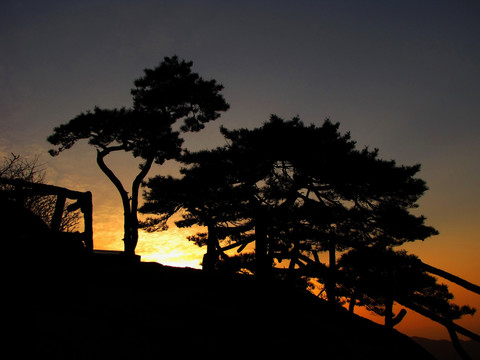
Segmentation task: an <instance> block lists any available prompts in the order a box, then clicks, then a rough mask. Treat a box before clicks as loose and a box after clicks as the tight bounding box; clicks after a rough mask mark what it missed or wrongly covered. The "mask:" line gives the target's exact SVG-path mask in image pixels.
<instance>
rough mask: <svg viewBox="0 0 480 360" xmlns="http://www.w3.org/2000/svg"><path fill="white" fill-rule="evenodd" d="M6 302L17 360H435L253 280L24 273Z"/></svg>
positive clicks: (178, 272) (109, 272) (154, 270)
mask: <svg viewBox="0 0 480 360" xmlns="http://www.w3.org/2000/svg"><path fill="white" fill-rule="evenodd" d="M63 265H64V269H65V268H66V267H68V265H67V264H63ZM19 270H21V269H17V273H19V274H20V273H21V271H19ZM10 280H14V279H13V278H11V277H10ZM7 293H8V294H9V295H8V297H9V298H10V299H11V300H12V303H11V304H10V305H9V311H8V313H9V315H10V317H11V318H12V317H13V319H11V320H12V323H11V324H10V325H7V326H9V328H10V329H11V330H10V335H11V337H12V339H11V341H9V343H10V344H11V345H12V346H14V347H15V349H14V350H15V353H16V354H17V355H18V357H19V358H27V356H36V357H40V356H43V357H45V358H47V357H48V358H50V359H127V358H128V359H157V358H161V357H165V355H167V356H168V357H172V355H174V356H178V357H179V358H185V357H186V356H195V357H199V356H205V357H208V358H225V357H231V356H234V357H243V356H252V355H256V356H261V355H265V356H268V357H269V358H275V357H279V358H285V357H287V356H288V357H293V358H297V359H300V358H302V357H303V356H310V355H312V356H315V357H321V358H324V359H352V358H354V359H370V360H373V359H406V358H410V359H433V357H432V356H430V355H429V354H428V353H427V352H426V351H425V350H423V348H421V347H420V346H419V345H417V344H416V343H415V342H413V341H412V340H410V339H409V338H408V337H406V336H404V335H402V334H399V333H397V332H393V333H388V332H386V331H385V329H384V328H383V327H382V326H379V325H377V324H374V323H372V322H370V321H368V320H366V319H363V318H360V317H358V316H351V315H350V314H348V313H347V312H346V311H343V310H342V309H334V308H331V307H330V306H329V305H328V304H326V303H325V302H323V301H321V300H319V299H317V298H316V297H314V296H313V295H311V294H309V293H306V292H302V291H298V290H294V289H291V288H288V287H286V286H285V285H284V284H282V283H273V284H270V285H268V286H267V285H260V284H259V283H257V282H256V281H255V280H254V279H253V278H251V277H248V276H238V277H223V276H207V275H206V274H205V273H203V272H201V271H198V270H193V269H185V268H173V267H166V266H162V265H159V264H156V263H139V264H130V265H122V266H120V265H109V266H103V265H102V266H100V265H98V264H97V265H90V267H89V270H88V271H87V270H85V269H83V270H82V271H80V272H72V271H66V270H62V269H60V268H57V267H55V268H51V269H50V271H49V272H48V273H47V272H38V271H37V272H33V273H29V275H24V273H23V274H22V275H19V277H17V278H16V279H15V281H14V285H11V286H10V288H9V289H8V292H7Z"/></svg>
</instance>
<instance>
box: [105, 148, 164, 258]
mask: <svg viewBox="0 0 480 360" xmlns="http://www.w3.org/2000/svg"><path fill="white" fill-rule="evenodd" d="M122 149H123V148H121V147H111V148H106V149H103V150H102V151H99V150H97V164H98V166H99V167H100V169H101V170H102V171H103V173H104V174H105V175H106V176H107V177H108V179H109V180H110V181H111V182H112V183H113V185H115V187H116V188H117V190H118V192H119V194H120V197H121V199H122V205H123V242H124V252H125V254H127V255H135V248H136V247H137V243H138V216H137V210H138V192H139V190H140V185H141V183H142V181H143V179H144V178H145V176H147V173H148V171H149V170H150V168H151V167H152V164H153V160H154V159H153V158H148V159H147V160H146V161H145V163H144V164H143V165H142V166H141V171H140V173H139V174H138V175H137V176H136V178H135V180H134V181H133V184H132V198H131V199H130V198H129V197H128V192H127V191H126V190H125V188H124V187H123V185H122V183H121V181H120V180H119V179H118V178H117V177H116V176H115V174H114V173H113V171H112V170H110V168H109V167H108V166H107V165H106V164H105V161H104V158H105V156H107V155H108V154H110V153H111V152H112V151H118V150H122ZM130 200H131V202H130Z"/></svg>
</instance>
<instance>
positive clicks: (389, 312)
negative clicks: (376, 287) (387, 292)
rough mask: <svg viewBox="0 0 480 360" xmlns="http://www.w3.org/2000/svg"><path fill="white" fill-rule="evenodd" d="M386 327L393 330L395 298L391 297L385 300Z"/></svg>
mask: <svg viewBox="0 0 480 360" xmlns="http://www.w3.org/2000/svg"><path fill="white" fill-rule="evenodd" d="M385 327H386V328H387V329H393V298H392V297H391V296H387V298H386V299H385Z"/></svg>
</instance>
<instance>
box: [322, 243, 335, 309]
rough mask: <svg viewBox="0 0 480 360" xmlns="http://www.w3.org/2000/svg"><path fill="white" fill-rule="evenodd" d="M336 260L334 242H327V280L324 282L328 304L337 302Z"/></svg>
mask: <svg viewBox="0 0 480 360" xmlns="http://www.w3.org/2000/svg"><path fill="white" fill-rule="evenodd" d="M336 276H337V258H336V251H335V242H334V241H333V240H329V242H328V278H327V281H326V284H325V286H326V290H327V298H328V302H329V303H331V304H335V303H336V302H337V289H336V288H337V280H336Z"/></svg>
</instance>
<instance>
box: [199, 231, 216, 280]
mask: <svg viewBox="0 0 480 360" xmlns="http://www.w3.org/2000/svg"><path fill="white" fill-rule="evenodd" d="M207 229H208V238H207V252H206V254H205V255H204V256H203V261H202V269H203V270H204V271H213V270H215V265H216V262H217V261H216V260H217V259H218V256H217V249H216V248H217V246H216V245H217V234H216V230H215V226H214V225H212V224H208V225H207Z"/></svg>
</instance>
